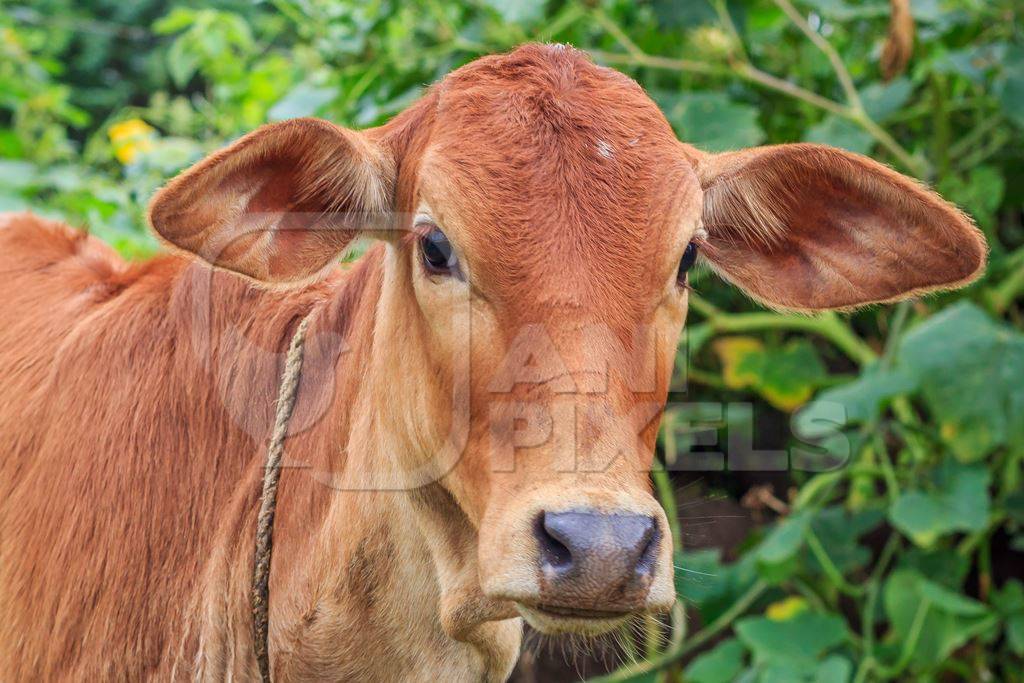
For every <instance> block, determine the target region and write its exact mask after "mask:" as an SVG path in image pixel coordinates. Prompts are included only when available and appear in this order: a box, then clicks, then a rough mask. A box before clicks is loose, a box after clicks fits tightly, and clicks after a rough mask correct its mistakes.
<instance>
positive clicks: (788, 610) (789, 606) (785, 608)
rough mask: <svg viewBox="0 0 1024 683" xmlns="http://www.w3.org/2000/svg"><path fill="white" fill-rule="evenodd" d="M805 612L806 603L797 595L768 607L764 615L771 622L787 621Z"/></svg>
mask: <svg viewBox="0 0 1024 683" xmlns="http://www.w3.org/2000/svg"><path fill="white" fill-rule="evenodd" d="M805 611H807V601H806V600H804V599H803V598H801V597H800V596H798V595H791V596H789V597H788V598H784V599H782V600H779V601H778V602H773V603H772V604H770V605H768V609H766V610H765V611H764V615H765V616H766V617H768V618H769V619H771V620H772V621H789V620H790V619H792V618H793V617H795V616H796V615H798V614H800V613H801V612H805Z"/></svg>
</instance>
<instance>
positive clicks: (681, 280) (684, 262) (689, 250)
mask: <svg viewBox="0 0 1024 683" xmlns="http://www.w3.org/2000/svg"><path fill="white" fill-rule="evenodd" d="M696 260H697V243H696V242H690V243H689V244H687V245H686V251H684V252H683V258H681V259H680V260H679V272H678V273H677V274H676V282H677V283H678V284H679V285H685V284H686V273H687V271H689V270H690V268H692V267H693V263H694V261H696Z"/></svg>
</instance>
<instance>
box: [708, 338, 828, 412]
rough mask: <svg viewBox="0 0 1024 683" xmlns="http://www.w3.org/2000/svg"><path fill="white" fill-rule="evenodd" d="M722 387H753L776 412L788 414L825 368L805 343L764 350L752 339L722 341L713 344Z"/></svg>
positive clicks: (811, 390)
mask: <svg viewBox="0 0 1024 683" xmlns="http://www.w3.org/2000/svg"><path fill="white" fill-rule="evenodd" d="M714 349H715V352H716V353H717V354H718V357H719V358H720V359H721V361H722V379H723V380H724V381H725V383H726V385H727V386H729V387H731V388H734V389H741V388H744V387H747V386H753V387H754V388H755V389H757V391H758V393H760V394H761V395H762V396H764V397H765V399H766V400H767V401H768V402H769V403H771V404H772V405H773V406H775V407H776V408H778V409H779V410H785V411H792V410H794V409H796V408H797V407H799V406H800V405H802V404H803V403H804V402H805V401H807V400H808V399H809V398H810V397H811V395H812V394H813V393H814V388H815V387H817V386H818V385H819V384H820V383H821V382H822V381H823V380H824V379H825V378H826V377H827V373H826V371H825V366H824V364H823V363H822V362H821V358H820V357H819V356H818V352H817V351H815V350H814V346H813V345H812V344H811V343H810V342H809V341H807V340H806V339H798V340H794V341H792V342H790V343H788V344H786V345H785V346H782V347H776V348H766V347H765V346H764V344H763V343H762V342H761V341H760V340H758V339H755V338H753V337H724V338H722V339H719V340H717V341H716V342H715V343H714Z"/></svg>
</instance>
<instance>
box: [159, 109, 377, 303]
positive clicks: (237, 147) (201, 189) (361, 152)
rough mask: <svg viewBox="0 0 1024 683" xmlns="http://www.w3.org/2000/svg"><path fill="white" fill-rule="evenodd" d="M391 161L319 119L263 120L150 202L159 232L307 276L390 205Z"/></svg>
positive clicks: (290, 275) (252, 270)
mask: <svg viewBox="0 0 1024 683" xmlns="http://www.w3.org/2000/svg"><path fill="white" fill-rule="evenodd" d="M393 167H394V164H393V163H391V162H390V161H389V159H388V158H387V156H386V155H385V154H384V153H383V152H382V151H381V150H380V149H379V148H378V147H377V146H376V145H375V144H374V143H373V142H371V141H370V140H368V139H367V138H366V137H365V136H363V135H362V134H360V133H357V132H354V131H350V130H346V129H343V128H339V127H338V126H335V125H334V124H332V123H328V122H327V121H322V120H319V119H293V120H290V121H283V122H281V123H275V124H272V125H268V126H264V127H262V128H260V129H258V130H256V131H254V132H252V133H250V134H249V135H246V136H245V137H243V138H241V139H240V140H238V141H237V142H235V143H234V144H232V145H230V146H229V147H227V148H225V149H223V150H220V151H219V152H216V153H214V154H212V155H211V156H209V157H207V158H206V159H204V160H202V161H200V162H199V163H198V164H196V165H195V166H193V167H192V168H190V169H188V170H186V171H185V172H183V173H182V174H181V175H179V176H178V177H176V178H175V179H174V180H172V181H171V182H170V183H168V184H167V186H166V187H164V188H163V189H161V190H160V191H159V192H158V193H157V194H156V196H155V197H154V198H153V201H152V202H151V203H150V207H149V221H150V224H151V225H152V226H153V229H154V230H155V231H156V233H157V234H158V235H159V236H160V237H161V238H162V239H163V240H165V241H167V242H169V243H170V244H172V245H173V246H175V247H178V248H180V249H184V250H186V251H189V252H191V253H193V254H195V255H197V256H199V257H201V258H203V259H205V260H206V261H209V262H210V263H212V264H213V265H215V266H218V267H220V268H224V269H226V270H231V271H234V272H237V273H241V274H243V275H247V276H249V277H252V278H255V279H257V280H261V281H264V282H277V283H293V282H301V281H305V280H309V279H310V278H313V277H315V276H317V275H318V274H320V273H321V272H323V271H324V270H325V269H327V268H328V267H330V266H331V265H332V264H333V263H334V262H335V260H336V259H337V257H338V255H339V254H340V253H341V252H342V251H344V249H345V247H346V246H347V245H348V244H349V243H350V242H351V241H352V240H353V239H354V238H355V237H356V236H357V235H358V234H359V232H360V230H363V229H366V228H367V227H368V226H369V225H370V224H371V223H373V222H375V221H379V219H380V218H381V217H382V216H383V214H384V212H386V211H387V209H388V208H389V206H390V203H391V196H392V191H391V188H392V185H393V182H392V181H393V176H394V171H393Z"/></svg>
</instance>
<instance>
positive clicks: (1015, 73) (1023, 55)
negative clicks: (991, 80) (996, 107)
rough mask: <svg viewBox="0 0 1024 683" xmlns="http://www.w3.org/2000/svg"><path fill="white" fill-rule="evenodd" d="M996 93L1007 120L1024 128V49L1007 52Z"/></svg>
mask: <svg viewBox="0 0 1024 683" xmlns="http://www.w3.org/2000/svg"><path fill="white" fill-rule="evenodd" d="M996 93H997V95H998V97H999V103H1000V104H1001V105H1002V107H1003V112H1004V113H1005V114H1006V116H1007V118H1009V119H1010V120H1011V121H1013V122H1014V123H1016V124H1017V125H1018V126H1021V127H1024V48H1022V47H1020V46H1019V45H1014V46H1012V47H1010V48H1008V49H1007V50H1006V55H1005V57H1004V60H1003V69H1002V73H1001V74H1000V77H999V79H998V81H997V84H996Z"/></svg>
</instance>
